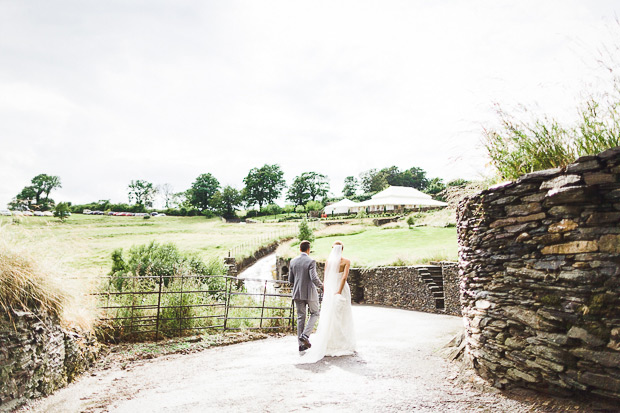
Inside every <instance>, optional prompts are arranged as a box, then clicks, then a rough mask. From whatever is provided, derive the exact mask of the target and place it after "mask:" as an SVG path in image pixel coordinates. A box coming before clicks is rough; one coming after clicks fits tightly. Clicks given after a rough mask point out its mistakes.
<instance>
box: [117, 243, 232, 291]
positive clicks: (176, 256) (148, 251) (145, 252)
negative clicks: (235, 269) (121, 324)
mask: <svg viewBox="0 0 620 413" xmlns="http://www.w3.org/2000/svg"><path fill="white" fill-rule="evenodd" d="M223 273H224V268H223V266H222V264H221V263H220V262H219V261H213V262H210V263H209V264H205V263H204V262H202V260H200V259H199V258H198V257H196V256H191V255H185V254H182V253H181V252H180V251H179V249H178V248H177V247H176V245H174V244H172V243H168V244H158V243H157V242H155V241H153V242H151V243H150V244H146V245H140V246H133V247H131V248H130V249H129V251H128V256H127V257H125V256H124V255H123V250H122V249H117V250H114V251H113V252H112V268H111V270H110V273H109V274H110V276H111V280H110V282H111V283H112V284H113V285H114V286H115V287H116V289H117V290H119V291H122V290H123V289H124V288H125V286H126V284H127V280H126V279H125V278H123V277H126V276H128V275H129V276H135V277H149V276H154V277H162V279H163V283H164V286H166V287H167V286H168V285H169V284H170V282H171V277H172V276H175V275H181V274H186V275H204V276H207V275H214V274H223ZM150 280H151V282H152V283H159V279H157V278H154V279H150Z"/></svg>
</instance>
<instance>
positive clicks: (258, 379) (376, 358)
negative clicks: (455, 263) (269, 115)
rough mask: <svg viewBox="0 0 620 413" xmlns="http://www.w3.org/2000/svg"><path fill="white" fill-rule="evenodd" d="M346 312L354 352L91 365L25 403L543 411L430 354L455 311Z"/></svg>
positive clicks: (248, 351) (260, 344) (85, 407)
mask: <svg viewBox="0 0 620 413" xmlns="http://www.w3.org/2000/svg"><path fill="white" fill-rule="evenodd" d="M353 311H354V313H353V314H354V317H355V320H356V330H357V334H358V337H357V338H358V350H359V351H358V354H357V355H355V356H350V357H341V358H326V359H324V360H322V361H320V362H319V363H316V364H313V365H302V364H298V361H299V357H300V356H299V354H298V352H297V348H296V339H295V337H293V336H286V337H283V338H269V339H266V340H260V341H254V342H247V343H242V344H236V345H233V346H228V347H219V348H213V349H208V350H205V351H202V352H199V353H194V354H186V355H181V354H179V355H171V356H164V357H160V358H157V359H153V360H143V361H139V362H134V363H132V364H130V365H129V367H127V368H125V369H121V368H120V367H116V368H112V369H109V370H104V371H99V372H96V375H93V376H86V377H84V378H82V379H81V380H79V381H78V382H76V383H74V384H72V385H70V386H69V387H67V388H65V389H62V390H59V391H58V392H56V393H55V394H53V395H52V396H50V397H47V398H45V399H42V400H39V401H37V402H35V403H32V404H31V406H29V407H26V410H33V411H37V412H39V411H40V412H82V411H88V412H101V411H114V412H129V413H137V412H204V411H214V412H215V411H217V412H222V411H233V412H237V411H238V412H300V411H313V412H314V411H318V412H391V411H421V412H426V411H428V412H454V411H485V412H497V411H505V412H520V411H550V410H551V409H550V408H542V407H541V406H543V404H541V400H540V399H539V398H538V399H532V398H529V399H528V397H516V396H514V395H513V396H507V395H505V394H503V393H499V392H497V391H494V390H493V389H488V388H483V389H481V390H478V388H479V387H480V386H478V387H476V386H472V385H467V383H462V382H461V381H459V380H456V377H457V366H456V365H455V364H452V363H448V362H447V361H445V360H444V359H442V358H440V357H438V356H436V355H435V354H434V351H436V350H437V349H439V348H440V347H441V346H443V345H444V344H445V343H447V342H448V341H449V340H450V339H451V338H452V337H453V336H454V335H455V334H456V333H457V332H458V331H460V329H461V328H462V320H461V319H460V318H458V317H451V316H442V315H433V314H426V313H420V312H415V311H406V310H398V309H391V308H382V307H369V306H354V308H353ZM311 340H312V338H311ZM547 403H548V402H547ZM547 407H549V406H548V405H547ZM575 407H577V406H575ZM554 410H555V409H554ZM558 410H563V409H558Z"/></svg>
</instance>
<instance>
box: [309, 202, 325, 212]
mask: <svg viewBox="0 0 620 413" xmlns="http://www.w3.org/2000/svg"><path fill="white" fill-rule="evenodd" d="M322 209H323V204H322V203H321V202H319V201H308V202H307V203H306V211H320V210H322Z"/></svg>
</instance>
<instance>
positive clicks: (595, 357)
mask: <svg viewBox="0 0 620 413" xmlns="http://www.w3.org/2000/svg"><path fill="white" fill-rule="evenodd" d="M570 352H571V354H572V355H574V356H575V357H578V358H580V359H584V360H589V361H593V362H595V363H598V364H600V365H601V366H605V367H615V368H618V367H620V352H617V351H594V350H590V349H588V348H583V347H580V348H576V349H573V350H571V351H570Z"/></svg>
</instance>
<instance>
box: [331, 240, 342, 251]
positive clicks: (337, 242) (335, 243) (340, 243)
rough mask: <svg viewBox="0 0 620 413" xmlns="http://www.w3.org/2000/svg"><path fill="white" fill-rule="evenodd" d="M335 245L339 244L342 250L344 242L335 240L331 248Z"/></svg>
mask: <svg viewBox="0 0 620 413" xmlns="http://www.w3.org/2000/svg"><path fill="white" fill-rule="evenodd" d="M336 245H340V246H341V247H342V250H343V251H344V244H343V243H342V241H336V242H334V243H333V244H332V248H334V247H335V246H336Z"/></svg>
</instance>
